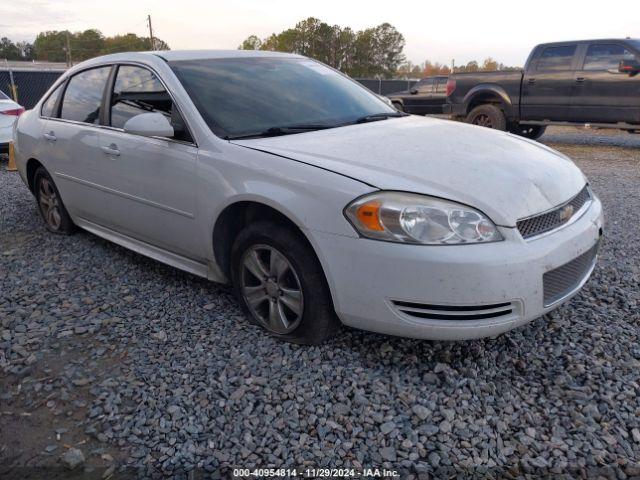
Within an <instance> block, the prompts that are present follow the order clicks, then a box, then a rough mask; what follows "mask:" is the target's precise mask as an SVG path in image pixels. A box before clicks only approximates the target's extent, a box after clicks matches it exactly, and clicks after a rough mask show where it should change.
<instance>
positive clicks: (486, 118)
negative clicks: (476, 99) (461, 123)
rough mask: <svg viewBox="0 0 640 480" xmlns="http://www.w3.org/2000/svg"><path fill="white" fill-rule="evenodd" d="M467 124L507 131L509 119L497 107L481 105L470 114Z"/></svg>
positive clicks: (466, 120)
mask: <svg viewBox="0 0 640 480" xmlns="http://www.w3.org/2000/svg"><path fill="white" fill-rule="evenodd" d="M465 122H466V123H470V124H472V125H478V126H481V127H487V128H493V129H495V130H502V131H503V132H504V131H506V130H507V118H506V117H505V116H504V112H503V111H502V110H500V108H498V107H496V106H495V105H490V104H486V105H480V106H478V107H475V108H474V109H473V110H471V111H470V112H469V115H467V118H466V119H465Z"/></svg>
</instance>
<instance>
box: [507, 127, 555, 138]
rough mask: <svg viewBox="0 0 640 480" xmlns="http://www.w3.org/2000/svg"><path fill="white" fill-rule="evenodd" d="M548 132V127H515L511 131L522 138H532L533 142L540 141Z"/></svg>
mask: <svg viewBox="0 0 640 480" xmlns="http://www.w3.org/2000/svg"><path fill="white" fill-rule="evenodd" d="M546 130H547V127H546V126H544V125H515V126H514V127H513V128H511V129H509V131H510V132H511V133H515V134H516V135H520V136H521V137H525V138H530V139H531V140H537V139H539V138H540V137H541V136H542V135H544V132H545V131H546Z"/></svg>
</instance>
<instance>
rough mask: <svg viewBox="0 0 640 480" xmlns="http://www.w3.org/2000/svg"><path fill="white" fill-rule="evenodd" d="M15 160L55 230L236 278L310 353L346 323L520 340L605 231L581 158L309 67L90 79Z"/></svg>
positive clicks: (28, 117)
mask: <svg viewBox="0 0 640 480" xmlns="http://www.w3.org/2000/svg"><path fill="white" fill-rule="evenodd" d="M16 160H17V164H18V168H19V171H20V174H21V175H22V178H23V180H24V181H25V183H26V184H27V185H28V187H29V188H30V189H31V191H32V192H33V193H34V195H35V197H36V200H37V203H38V205H39V209H40V212H41V213H42V216H43V218H44V220H45V222H46V226H47V228H48V229H49V230H51V231H52V232H56V233H70V232H71V231H72V230H73V228H74V226H78V227H81V228H83V229H85V230H88V231H89V232H92V233H94V234H96V235H99V236H101V237H104V238H106V239H109V240H111V241H113V242H115V243H118V244H120V245H123V246H125V247H127V248H130V249H132V250H135V251H136V252H139V253H141V254H144V255H147V256H149V257H152V258H155V259H157V260H159V261H161V262H164V263H167V264H169V265H173V266H175V267H177V268H181V269H183V270H186V271H188V272H191V273H193V274H195V275H199V276H202V277H206V278H208V279H211V280H214V281H217V282H227V281H230V282H231V283H232V284H233V286H234V288H235V290H236V292H237V294H238V297H239V299H240V302H241V304H242V307H243V308H244V310H245V312H246V314H247V317H248V318H249V319H250V320H251V321H252V322H254V323H256V324H258V325H261V326H262V327H264V328H265V329H266V330H267V331H268V332H269V333H271V334H273V335H274V336H276V337H278V338H281V339H284V340H289V341H294V342H299V343H318V342H321V341H323V340H324V339H326V338H328V337H329V336H330V335H331V334H333V333H334V332H336V331H337V329H338V328H339V326H340V323H343V324H345V325H349V326H352V327H357V328H361V329H365V330H372V331H376V332H382V333H386V334H392V335H402V336H409V337H416V338H426V339H448V340H457V339H471V338H477V337H483V336H493V335H496V334H499V333H501V332H505V331H507V330H509V329H512V328H514V327H517V326H519V325H523V324H525V323H527V322H529V321H531V320H533V319H535V318H537V317H540V316H541V315H543V314H545V313H547V312H549V311H550V310H552V309H554V308H556V307H557V306H558V305H560V304H561V303H562V302H564V301H566V300H567V299H569V298H570V297H572V296H573V295H575V294H576V293H577V292H578V290H579V289H580V288H581V287H582V285H583V284H584V283H585V282H586V281H587V279H588V277H589V275H590V273H591V271H592V270H593V268H594V265H595V262H596V258H597V249H598V244H599V241H600V237H601V235H602V228H603V216H602V205H601V203H600V201H599V200H598V198H597V197H596V196H595V194H594V193H593V191H592V190H591V188H590V186H589V184H588V182H587V179H586V178H585V176H584V175H583V174H582V172H581V171H580V170H579V169H578V168H577V167H576V166H575V164H574V163H573V162H572V161H571V160H570V159H569V158H567V157H566V156H564V155H562V154H560V153H558V152H556V151H554V150H552V149H550V148H547V147H545V146H543V145H541V144H538V143H536V142H533V141H529V140H524V139H522V138H519V137H516V136H513V135H510V134H508V133H503V132H498V131H495V130H490V129H486V128H479V127H476V126H471V125H465V124H461V123H455V122H449V121H443V120H437V119H432V118H424V117H414V116H409V115H406V114H404V113H401V112H398V111H396V110H394V109H393V108H392V107H390V106H388V105H387V104H386V103H385V102H383V101H381V100H380V99H379V98H378V97H377V96H376V95H374V94H373V93H371V92H370V91H368V90H367V89H365V88H364V87H362V86H360V85H359V84H357V83H356V82H354V81H352V80H350V79H349V78H348V77H346V76H344V75H342V74H341V73H339V72H337V71H336V70H333V69H331V68H329V67H327V66H325V65H323V64H321V63H318V62H316V61H313V60H310V59H308V58H305V57H302V56H298V55H291V54H281V53H273V52H255V51H192V52H178V51H170V52H148V53H125V54H116V55H109V56H105V57H100V58H95V59H92V60H89V61H87V62H84V63H81V64H79V65H77V66H75V67H74V68H72V69H70V70H69V71H68V72H66V73H65V75H63V77H62V78H60V80H59V81H58V82H57V83H56V84H55V85H54V86H53V87H52V88H51V90H50V91H49V92H48V94H47V95H45V96H44V98H43V100H42V101H41V102H40V103H39V104H38V105H37V106H36V108H35V109H34V110H32V111H29V112H27V113H26V114H24V115H22V116H21V117H20V120H19V122H18V125H17V130H16ZM212 328H215V325H212Z"/></svg>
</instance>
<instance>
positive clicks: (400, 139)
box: [233, 116, 586, 227]
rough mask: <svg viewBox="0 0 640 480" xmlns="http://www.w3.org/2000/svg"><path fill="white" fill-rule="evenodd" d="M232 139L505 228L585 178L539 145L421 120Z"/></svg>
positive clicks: (565, 196) (565, 195)
mask: <svg viewBox="0 0 640 480" xmlns="http://www.w3.org/2000/svg"><path fill="white" fill-rule="evenodd" d="M233 143H235V144H238V145H242V146H245V147H249V148H252V149H256V150H261V151H264V152H268V153H272V154H276V155H280V156H283V157H287V158H291V159H293V160H297V161H300V162H304V163H308V164H310V165H314V166H317V167H320V168H323V169H326V170H331V171H334V172H336V173H339V174H342V175H345V176H348V177H351V178H354V179H357V180H359V181H362V182H364V183H367V184H369V185H371V186H372V187H376V188H379V189H382V190H400V191H406V192H415V193H422V194H426V195H432V196H436V197H441V198H446V199H449V200H454V201H457V202H461V203H464V204H466V205H470V206H472V207H475V208H477V209H479V210H481V211H483V212H484V213H485V214H487V215H488V216H489V217H490V218H491V219H492V220H493V221H494V222H495V223H496V224H498V225H502V226H506V227H514V226H515V225H516V221H517V220H518V219H520V218H524V217H528V216H530V215H534V214H537V213H541V212H544V211H546V210H549V209H551V208H553V207H555V206H557V205H560V204H561V203H563V202H565V201H567V200H569V199H570V198H572V197H573V196H574V195H576V194H577V193H578V192H579V191H580V190H581V189H582V187H584V184H585V183H586V179H585V177H584V175H583V174H582V172H581V171H580V169H578V167H576V166H575V164H574V163H573V162H572V161H571V160H569V159H568V158H567V157H566V156H564V155H562V154H560V153H559V152H556V151H554V150H552V149H550V148H548V147H546V146H544V145H541V144H539V143H537V142H534V141H530V140H526V139H523V138H521V137H517V136H515V135H511V134H508V133H504V132H499V131H495V130H491V129H487V128H482V127H476V126H471V125H467V124H462V123H459V122H452V121H446V120H439V119H434V118H426V117H416V116H408V117H403V118H392V119H387V120H382V121H378V122H371V123H365V124H359V125H350V126H347V127H340V128H335V129H329V130H318V131H314V132H307V133H302V134H295V135H286V136H280V137H269V138H259V139H252V140H238V141H234V142H233Z"/></svg>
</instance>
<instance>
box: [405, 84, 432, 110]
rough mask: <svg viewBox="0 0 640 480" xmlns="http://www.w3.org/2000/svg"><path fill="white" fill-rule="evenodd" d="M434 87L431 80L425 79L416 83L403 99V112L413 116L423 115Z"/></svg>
mask: <svg viewBox="0 0 640 480" xmlns="http://www.w3.org/2000/svg"><path fill="white" fill-rule="evenodd" d="M434 86H435V85H434V80H433V78H425V79H424V80H420V81H419V82H418V83H416V84H415V85H414V86H413V87H412V88H411V90H409V95H407V96H406V97H405V98H404V99H403V101H404V109H405V111H406V112H407V113H413V114H415V115H424V114H425V113H426V109H427V105H428V104H429V101H430V99H431V96H432V95H433V89H434Z"/></svg>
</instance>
